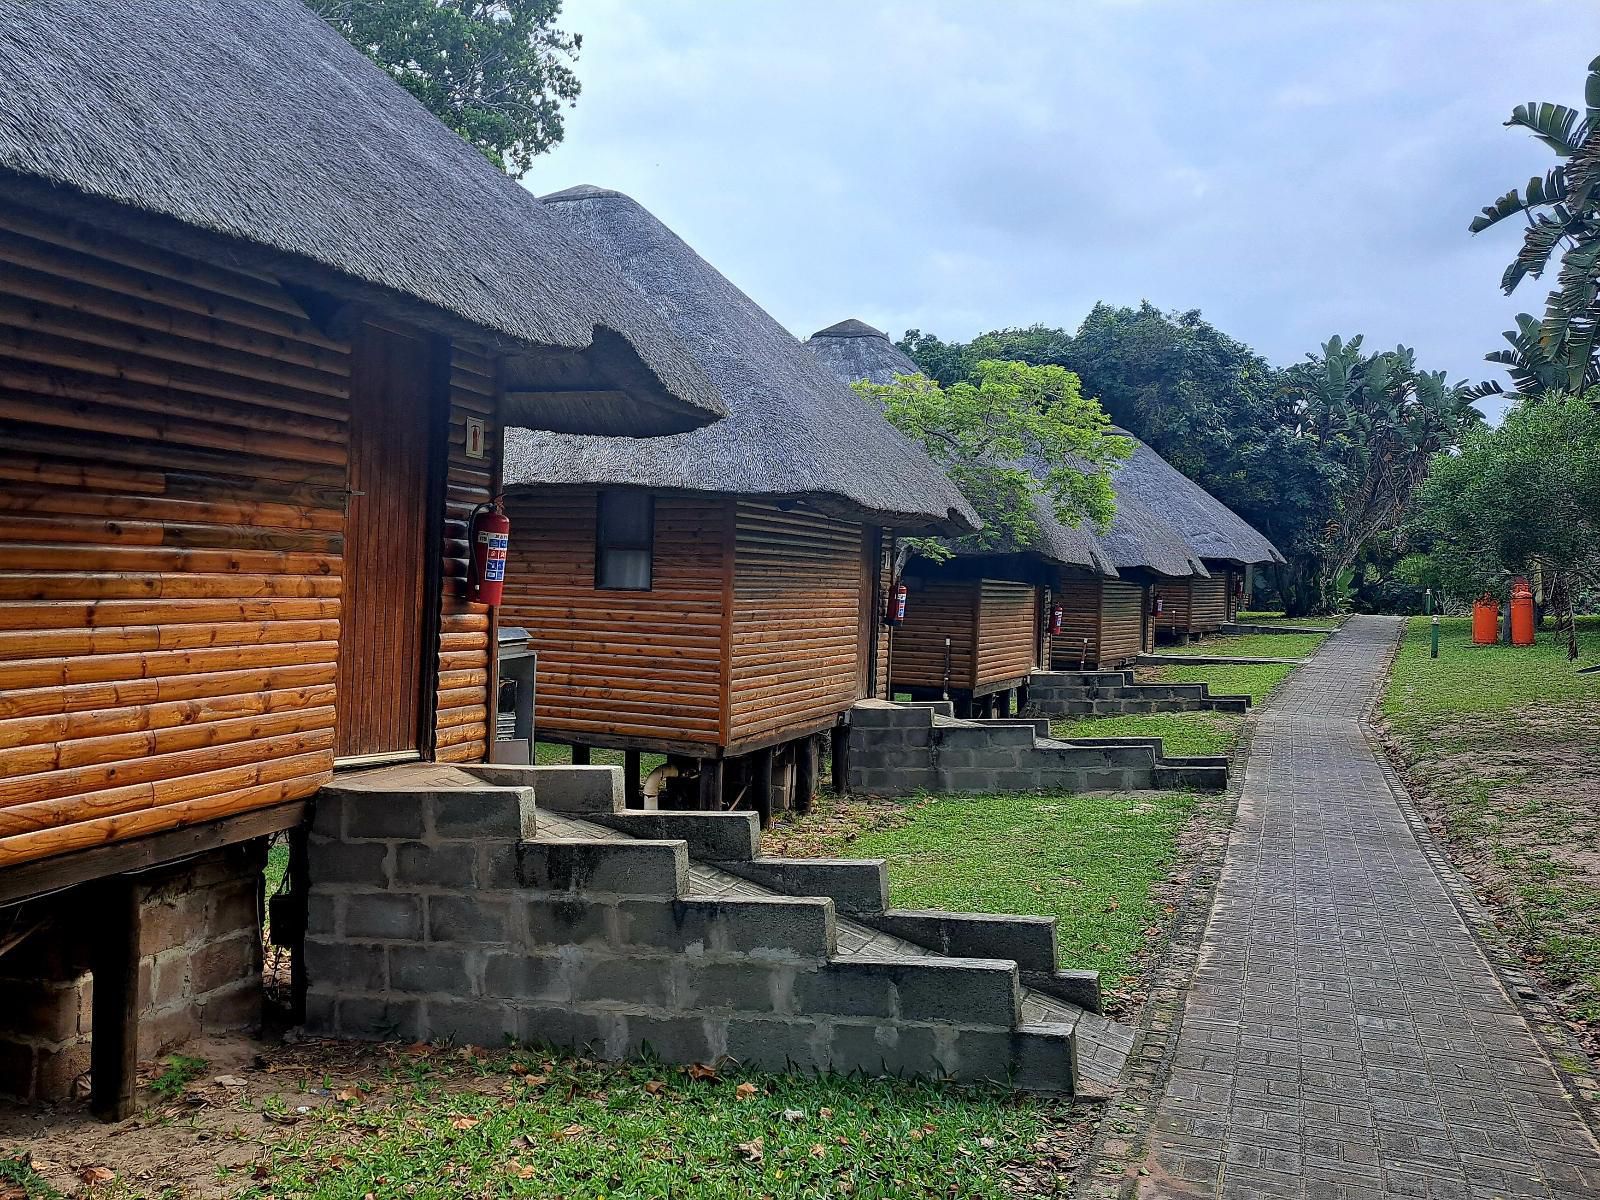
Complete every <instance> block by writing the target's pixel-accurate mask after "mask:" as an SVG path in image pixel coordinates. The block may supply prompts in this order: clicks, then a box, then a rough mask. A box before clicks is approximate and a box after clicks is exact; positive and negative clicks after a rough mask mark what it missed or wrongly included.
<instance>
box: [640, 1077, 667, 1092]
mask: <svg viewBox="0 0 1600 1200" xmlns="http://www.w3.org/2000/svg"><path fill="white" fill-rule="evenodd" d="M644 1090H645V1094H646V1095H649V1096H659V1095H660V1094H661V1093H662V1092H664V1091H666V1090H667V1085H666V1084H665V1083H664V1082H663V1081H662V1080H659V1079H652V1080H650V1082H649V1083H647V1084H645V1085H644Z"/></svg>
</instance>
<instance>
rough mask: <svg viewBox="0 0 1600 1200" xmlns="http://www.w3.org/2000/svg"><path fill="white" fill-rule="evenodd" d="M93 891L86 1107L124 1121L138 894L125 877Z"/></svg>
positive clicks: (135, 1013)
mask: <svg viewBox="0 0 1600 1200" xmlns="http://www.w3.org/2000/svg"><path fill="white" fill-rule="evenodd" d="M97 891H98V896H97V900H96V904H95V906H94V912H95V918H96V919H95V928H94V931H93V934H94V949H93V958H92V960H91V964H90V968H91V970H92V971H93V973H94V1033H93V1035H92V1036H91V1038H90V1042H89V1107H90V1108H91V1109H92V1110H93V1111H94V1114H95V1116H97V1117H99V1118H100V1119H101V1120H102V1121H123V1120H126V1119H127V1118H128V1117H130V1116H132V1115H133V1095H134V1088H135V1086H136V1084H137V1081H138V1067H139V895H138V889H137V888H136V887H135V886H134V884H133V881H132V880H131V879H128V878H126V877H116V878H113V879H108V880H106V881H105V882H104V883H103V884H102V885H100V887H99V888H98V889H97Z"/></svg>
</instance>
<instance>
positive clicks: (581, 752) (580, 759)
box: [572, 746, 590, 767]
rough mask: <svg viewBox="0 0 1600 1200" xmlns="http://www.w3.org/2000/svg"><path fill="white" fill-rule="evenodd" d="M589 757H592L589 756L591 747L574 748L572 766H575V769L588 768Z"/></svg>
mask: <svg viewBox="0 0 1600 1200" xmlns="http://www.w3.org/2000/svg"><path fill="white" fill-rule="evenodd" d="M589 757H590V755H589V747H587V746H574V747H573V748H572V765H573V766H575V767H587V766H588V765H589Z"/></svg>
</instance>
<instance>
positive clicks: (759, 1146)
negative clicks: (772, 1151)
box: [738, 1137, 767, 1163]
mask: <svg viewBox="0 0 1600 1200" xmlns="http://www.w3.org/2000/svg"><path fill="white" fill-rule="evenodd" d="M738 1150H739V1153H740V1154H742V1155H744V1159H745V1161H746V1162H753V1163H758V1162H760V1161H761V1160H762V1159H763V1158H765V1157H766V1154H767V1152H766V1139H765V1138H759V1137H758V1138H756V1139H754V1140H753V1141H749V1142H740V1143H739V1146H738Z"/></svg>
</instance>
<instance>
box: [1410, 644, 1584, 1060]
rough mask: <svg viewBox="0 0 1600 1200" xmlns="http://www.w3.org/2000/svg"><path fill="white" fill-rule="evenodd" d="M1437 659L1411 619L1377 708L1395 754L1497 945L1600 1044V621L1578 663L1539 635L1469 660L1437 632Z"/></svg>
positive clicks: (1462, 648) (1464, 648)
mask: <svg viewBox="0 0 1600 1200" xmlns="http://www.w3.org/2000/svg"><path fill="white" fill-rule="evenodd" d="M1439 627H1440V645H1439V657H1438V658H1437V659H1435V658H1432V657H1430V655H1429V642H1430V630H1429V622H1428V620H1427V618H1425V617H1413V618H1412V619H1411V621H1410V622H1409V623H1408V625H1407V628H1406V633H1405V639H1404V641H1403V642H1402V644H1401V648H1400V652H1399V655H1398V657H1397V658H1396V660H1395V667H1394V673H1393V675H1392V676H1391V677H1390V680H1389V686H1388V689H1387V691H1386V693H1385V696H1384V700H1383V708H1382V712H1383V716H1384V719H1385V723H1386V726H1387V733H1388V737H1389V741H1390V744H1391V746H1392V748H1393V750H1394V753H1395V755H1396V757H1397V758H1398V760H1399V761H1400V763H1401V765H1402V767H1403V769H1404V770H1405V772H1406V775H1407V778H1408V781H1409V782H1410V784H1411V786H1412V790H1413V793H1414V794H1415V795H1416V796H1417V799H1418V802H1419V804H1421V805H1422V806H1423V808H1424V809H1425V810H1427V811H1428V812H1429V813H1430V815H1432V816H1433V817H1435V818H1436V819H1437V820H1439V821H1440V822H1441V823H1442V825H1443V828H1444V832H1445V837H1446V841H1447V844H1448V846H1449V849H1450V853H1451V856H1452V858H1453V859H1454V860H1455V861H1456V863H1457V865H1459V866H1460V867H1461V868H1462V869H1463V870H1464V871H1465V872H1466V874H1467V875H1468V877H1469V878H1470V879H1471V880H1472V882H1473V884H1474V885H1475V886H1476V887H1477V889H1478V890H1479V892H1480V894H1482V895H1484V896H1485V897H1486V898H1487V900H1488V901H1489V904H1490V907H1491V909H1492V910H1493V912H1494V914H1495V918H1496V924H1497V925H1498V926H1499V928H1500V930H1501V931H1502V933H1503V935H1504V936H1505V937H1506V938H1507V939H1508V940H1509V941H1510V943H1511V944H1512V945H1513V946H1514V947H1515V948H1516V949H1517V950H1518V951H1519V952H1520V953H1521V954H1522V955H1523V956H1524V957H1525V958H1526V959H1527V961H1528V962H1529V964H1530V965H1531V966H1532V967H1533V968H1534V969H1535V970H1536V971H1538V972H1540V973H1541V974H1542V975H1543V976H1544V978H1545V980H1546V982H1547V983H1548V984H1549V985H1550V986H1551V988H1552V990H1553V992H1554V993H1555V994H1556V996H1557V997H1558V1000H1559V1001H1560V1002H1561V1003H1563V1004H1564V1005H1565V1007H1566V1010H1567V1012H1568V1013H1570V1014H1572V1015H1574V1016H1575V1017H1577V1018H1578V1019H1579V1020H1582V1021H1584V1022H1587V1023H1588V1024H1589V1025H1590V1027H1591V1028H1592V1029H1593V1030H1594V1031H1595V1032H1596V1033H1600V746H1597V745H1596V736H1595V730H1596V729H1597V728H1600V674H1594V675H1579V674H1577V673H1576V671H1575V666H1580V665H1583V664H1585V663H1593V662H1595V661H1597V659H1600V618H1594V617H1590V618H1584V619H1582V621H1581V622H1580V632H1579V642H1580V647H1581V648H1582V649H1583V651H1584V657H1583V658H1582V659H1581V660H1580V662H1579V663H1578V664H1570V663H1568V661H1567V657H1566V647H1565V644H1564V642H1563V641H1562V640H1561V639H1560V638H1558V637H1557V635H1556V634H1555V632H1554V631H1553V630H1551V631H1548V632H1546V631H1541V632H1540V633H1539V635H1538V638H1537V641H1536V643H1535V644H1534V645H1533V646H1531V647H1514V646H1501V645H1493V646H1474V645H1473V644H1472V639H1471V626H1470V620H1469V619H1468V618H1466V617H1446V618H1443V619H1442V620H1441V621H1440V626H1439Z"/></svg>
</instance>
